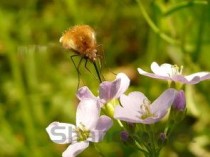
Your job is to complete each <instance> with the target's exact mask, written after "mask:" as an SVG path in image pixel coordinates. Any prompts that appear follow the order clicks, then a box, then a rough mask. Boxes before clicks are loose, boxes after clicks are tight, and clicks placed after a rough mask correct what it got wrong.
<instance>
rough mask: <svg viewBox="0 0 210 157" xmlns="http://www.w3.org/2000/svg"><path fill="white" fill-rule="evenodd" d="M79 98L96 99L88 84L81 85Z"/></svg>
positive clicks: (78, 93)
mask: <svg viewBox="0 0 210 157" xmlns="http://www.w3.org/2000/svg"><path fill="white" fill-rule="evenodd" d="M77 98H78V99H79V100H80V101H81V100H83V99H96V97H95V96H94V95H93V93H92V92H91V91H90V89H89V88H88V87H87V86H84V87H81V88H80V89H79V90H78V92H77Z"/></svg>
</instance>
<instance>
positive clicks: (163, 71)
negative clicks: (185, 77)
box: [151, 62, 172, 77]
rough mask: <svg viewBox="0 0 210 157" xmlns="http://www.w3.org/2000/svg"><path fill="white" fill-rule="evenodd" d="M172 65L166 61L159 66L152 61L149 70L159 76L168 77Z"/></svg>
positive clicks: (170, 73)
mask: <svg viewBox="0 0 210 157" xmlns="http://www.w3.org/2000/svg"><path fill="white" fill-rule="evenodd" d="M171 67H172V65H171V64H168V63H164V64H161V65H160V66H159V65H158V64H157V63H156V62H153V63H152V64H151V70H152V72H153V73H155V74H156V75H159V76H164V77H170V76H171V75H172V68H171Z"/></svg>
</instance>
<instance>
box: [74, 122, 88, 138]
mask: <svg viewBox="0 0 210 157" xmlns="http://www.w3.org/2000/svg"><path fill="white" fill-rule="evenodd" d="M75 131H76V133H77V136H78V138H77V141H78V142H79V141H85V140H86V139H87V138H88V137H89V136H90V131H89V130H88V129H86V128H85V126H84V124H82V123H80V126H79V127H77V128H76V129H75Z"/></svg>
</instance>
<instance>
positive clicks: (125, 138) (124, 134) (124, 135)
mask: <svg viewBox="0 0 210 157" xmlns="http://www.w3.org/2000/svg"><path fill="white" fill-rule="evenodd" d="M120 138H121V140H122V141H123V142H127V141H128V140H129V134H128V132H127V131H122V132H121V133H120Z"/></svg>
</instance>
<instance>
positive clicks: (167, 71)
mask: <svg viewBox="0 0 210 157" xmlns="http://www.w3.org/2000/svg"><path fill="white" fill-rule="evenodd" d="M182 69H183V67H180V68H179V67H178V66H176V65H171V64H168V63H165V64H162V65H160V66H159V65H158V64H157V63H156V62H153V63H152V64H151V70H152V72H153V73H148V72H146V71H144V70H142V69H141V68H138V72H139V73H140V74H141V75H145V76H148V77H152V78H156V79H162V80H169V81H175V82H180V83H183V84H196V83H199V82H200V81H203V80H207V79H210V72H197V73H194V74H191V75H187V76H184V75H182Z"/></svg>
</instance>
